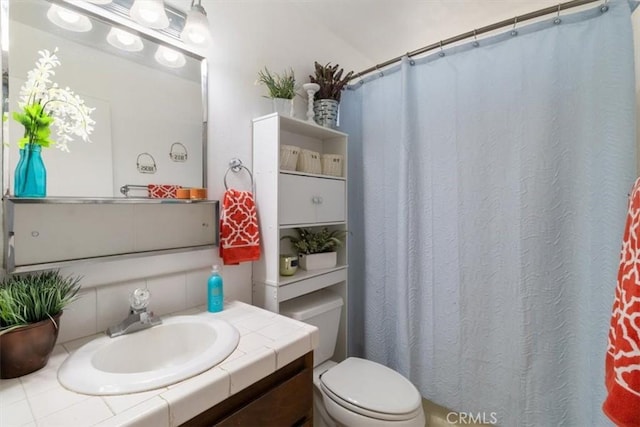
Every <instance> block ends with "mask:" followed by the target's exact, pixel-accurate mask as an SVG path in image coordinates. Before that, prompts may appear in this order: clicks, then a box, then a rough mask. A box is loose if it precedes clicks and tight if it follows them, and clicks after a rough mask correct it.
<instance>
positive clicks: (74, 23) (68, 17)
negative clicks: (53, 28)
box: [47, 3, 93, 33]
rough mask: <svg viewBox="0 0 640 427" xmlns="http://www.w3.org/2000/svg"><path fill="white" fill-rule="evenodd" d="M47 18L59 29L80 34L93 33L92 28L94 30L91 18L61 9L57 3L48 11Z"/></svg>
mask: <svg viewBox="0 0 640 427" xmlns="http://www.w3.org/2000/svg"><path fill="white" fill-rule="evenodd" d="M47 18H49V21H51V22H53V23H54V24H56V25H57V26H58V27H61V28H64V29H65V30H69V31H76V32H78V33H84V32H87V31H91V28H93V25H92V24H91V21H89V18H87V17H86V16H83V15H80V14H79V13H76V12H74V11H72V10H69V9H65V8H63V7H60V6H58V5H57V4H55V3H54V4H52V5H51V7H50V8H49V10H48V11H47Z"/></svg>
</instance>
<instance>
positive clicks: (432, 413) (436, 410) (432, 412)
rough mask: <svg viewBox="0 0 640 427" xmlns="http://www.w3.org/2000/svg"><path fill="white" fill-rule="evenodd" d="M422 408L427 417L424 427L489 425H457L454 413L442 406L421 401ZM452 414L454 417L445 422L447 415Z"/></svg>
mask: <svg viewBox="0 0 640 427" xmlns="http://www.w3.org/2000/svg"><path fill="white" fill-rule="evenodd" d="M422 408H423V409H424V412H425V414H428V415H427V417H426V418H427V422H426V423H425V427H453V426H455V427H458V426H488V425H490V424H470V423H463V424H461V423H458V422H457V420H458V418H457V417H456V416H455V413H454V412H452V411H450V410H449V409H447V408H445V407H444V406H440V405H436V404H435V403H433V402H431V401H430V400H427V399H422ZM450 412H451V413H453V414H454V415H450V416H449V417H448V418H449V420H450V421H452V422H449V421H448V420H447V414H449V413H450Z"/></svg>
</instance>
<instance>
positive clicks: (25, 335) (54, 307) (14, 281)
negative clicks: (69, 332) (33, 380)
mask: <svg viewBox="0 0 640 427" xmlns="http://www.w3.org/2000/svg"><path fill="white" fill-rule="evenodd" d="M79 290H80V278H75V277H71V276H68V277H63V276H62V275H60V273H59V272H58V271H45V272H40V273H31V274H26V275H12V276H8V277H6V278H5V279H4V280H3V281H2V282H0V378H15V377H20V376H22V375H26V374H28V373H31V372H34V371H37V370H38V369H40V368H42V367H44V366H45V365H46V364H47V362H48V361H49V356H50V354H51V351H53V347H54V346H55V343H56V341H57V339H58V329H59V325H60V316H62V311H63V309H64V308H65V307H66V306H67V305H68V304H70V303H71V302H73V301H74V300H75V299H76V298H77V295H78V291H79Z"/></svg>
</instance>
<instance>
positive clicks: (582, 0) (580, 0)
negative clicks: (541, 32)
mask: <svg viewBox="0 0 640 427" xmlns="http://www.w3.org/2000/svg"><path fill="white" fill-rule="evenodd" d="M597 1H602V0H572V1H568V2H565V3H558V5H557V6H549V7H545V8H544V9H540V10H536V11H534V12H529V13H525V14H524V15H519V16H516V17H514V18H513V19H505V20H504V21H500V22H496V23H495V24H491V25H487V26H485V27H480V28H476V29H475V30H473V31H467V32H466V33H462V34H458V35H457V36H453V37H450V38H448V39H445V40H441V41H439V42H437V43H433V44H430V45H428V46H424V47H421V48H420V49H416V50H414V51H411V52H407V53H405V54H404V55H401V56H397V57H395V58H392V59H389V60H388V61H385V62H383V63H381V64H377V65H374V66H373V67H369V68H367V69H366V70H363V71H360V72H359V73H355V74H354V75H353V78H352V79H351V80H355V79H357V78H361V77H362V76H363V75H365V74H368V73H371V72H373V71H379V70H380V69H381V68H383V67H386V66H387V65H391V64H394V63H396V62H400V60H402V58H404V57H405V56H408V57H412V56H416V55H420V54H422V53H426V52H428V51H430V50H434V49H439V48H441V47H443V46H445V45H448V44H452V43H456V42H459V41H462V40H464V39H468V38H471V37H475V36H478V35H480V34H484V33H488V32H490V31H494V30H497V29H500V28H504V27H508V26H510V25H514V26H515V25H516V24H517V23H519V22H523V21H528V20H530V19H535V18H540V17H542V16H545V15H549V14H552V13H560V12H561V11H563V10H566V9H571V8H574V7H578V6H584V5H585V4H589V3H594V2H597ZM607 2H608V0H604V4H603V5H602V8H608V7H609V6H607ZM605 10H606V9H605ZM603 11H604V10H603Z"/></svg>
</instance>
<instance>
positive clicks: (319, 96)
mask: <svg viewBox="0 0 640 427" xmlns="http://www.w3.org/2000/svg"><path fill="white" fill-rule="evenodd" d="M314 65H315V74H314V75H313V76H309V80H310V81H311V83H316V84H317V85H318V86H319V89H318V91H317V92H316V93H315V95H314V102H313V112H314V120H315V121H316V123H318V124H319V125H321V126H325V127H332V128H335V127H336V125H337V120H338V108H339V105H340V96H341V94H342V91H343V90H344V88H345V87H346V86H347V84H348V83H349V80H351V78H352V77H353V71H349V72H348V73H347V74H346V75H344V77H343V74H344V69H342V68H339V67H340V66H339V65H338V64H336V65H333V66H332V65H331V63H328V64H326V65H320V64H319V63H318V62H317V61H316V62H315V63H314Z"/></svg>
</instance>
